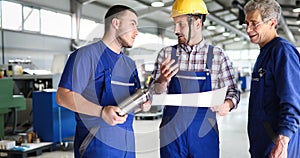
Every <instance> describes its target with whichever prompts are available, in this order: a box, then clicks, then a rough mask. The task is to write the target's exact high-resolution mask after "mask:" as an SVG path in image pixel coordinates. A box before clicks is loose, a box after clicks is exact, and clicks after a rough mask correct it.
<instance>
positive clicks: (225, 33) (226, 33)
mask: <svg viewBox="0 0 300 158" xmlns="http://www.w3.org/2000/svg"><path fill="white" fill-rule="evenodd" d="M222 35H223V36H224V37H227V36H229V35H230V32H228V29H227V28H225V30H224V32H223V33H222Z"/></svg>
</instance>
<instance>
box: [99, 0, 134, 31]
mask: <svg viewBox="0 0 300 158" xmlns="http://www.w3.org/2000/svg"><path fill="white" fill-rule="evenodd" d="M126 10H128V11H130V12H132V13H134V14H135V15H136V16H138V15H137V12H136V11H135V10H133V9H132V8H130V7H128V6H125V5H114V6H112V7H110V8H109V9H108V11H107V12H106V14H105V17H104V28H105V31H107V30H108V29H109V25H110V23H111V20H112V19H113V18H116V17H118V16H120V15H121V14H122V12H123V11H126Z"/></svg>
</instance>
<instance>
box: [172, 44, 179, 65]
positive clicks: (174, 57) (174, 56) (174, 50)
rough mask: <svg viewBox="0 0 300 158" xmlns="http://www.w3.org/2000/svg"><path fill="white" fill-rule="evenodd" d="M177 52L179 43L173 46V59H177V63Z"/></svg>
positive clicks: (176, 60)
mask: <svg viewBox="0 0 300 158" xmlns="http://www.w3.org/2000/svg"><path fill="white" fill-rule="evenodd" d="M176 52H177V45H174V46H172V52H171V59H174V60H175V63H174V64H176V63H177V62H178V58H177V57H176Z"/></svg>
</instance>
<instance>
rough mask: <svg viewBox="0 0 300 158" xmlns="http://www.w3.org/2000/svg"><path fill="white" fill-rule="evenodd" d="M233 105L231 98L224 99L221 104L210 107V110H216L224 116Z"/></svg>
mask: <svg viewBox="0 0 300 158" xmlns="http://www.w3.org/2000/svg"><path fill="white" fill-rule="evenodd" d="M233 107H234V105H233V102H232V101H231V100H225V102H224V103H223V104H221V105H217V106H213V107H211V108H210V109H211V111H213V112H216V113H217V114H218V115H220V116H225V115H227V114H228V112H229V111H230V109H232V108H233Z"/></svg>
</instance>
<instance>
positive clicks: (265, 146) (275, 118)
mask: <svg viewBox="0 0 300 158" xmlns="http://www.w3.org/2000/svg"><path fill="white" fill-rule="evenodd" d="M273 42H274V41H273ZM269 45H270V44H269ZM270 47H271V48H273V47H272V46H268V49H270ZM263 49H267V48H263ZM275 53H276V54H278V52H277V51H275ZM272 54H273V52H272V50H271V49H270V50H264V51H263V52H261V53H260V54H259V56H258V58H257V62H256V63H255V66H254V68H253V73H252V81H251V90H250V92H251V93H250V99H249V112H248V134H249V141H250V149H249V151H250V154H251V158H269V154H270V152H271V150H272V149H273V147H274V143H275V141H276V140H275V139H276V137H277V135H276V134H277V133H276V132H277V131H278V130H279V122H280V119H281V118H280V108H282V107H280V105H279V104H280V102H281V101H280V100H279V99H280V98H279V97H278V96H277V94H276V86H275V85H273V84H275V83H274V76H273V74H272V73H271V71H270V68H271V67H274V66H275V64H274V63H272V62H273V61H272V60H273V59H272V57H271V56H272ZM291 73H299V72H291ZM295 82H299V81H295ZM276 84H281V83H276ZM298 106H299V105H298ZM298 129H300V128H298ZM299 134H300V131H299V130H298V131H296V133H295V134H293V136H292V138H291V139H290V142H289V147H288V158H299V157H300V150H299V149H300V142H299V140H300V137H299V136H300V135H299Z"/></svg>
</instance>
